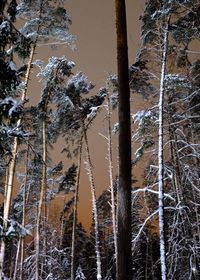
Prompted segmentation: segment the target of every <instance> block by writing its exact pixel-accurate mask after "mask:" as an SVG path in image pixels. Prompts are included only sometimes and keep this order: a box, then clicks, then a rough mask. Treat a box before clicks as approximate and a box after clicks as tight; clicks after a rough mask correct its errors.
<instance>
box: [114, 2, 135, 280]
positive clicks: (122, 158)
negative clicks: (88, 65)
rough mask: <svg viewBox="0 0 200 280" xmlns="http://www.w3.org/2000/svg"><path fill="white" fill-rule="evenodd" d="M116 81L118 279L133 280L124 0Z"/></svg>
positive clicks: (119, 5) (119, 10)
mask: <svg viewBox="0 0 200 280" xmlns="http://www.w3.org/2000/svg"><path fill="white" fill-rule="evenodd" d="M115 5H116V30H117V61H118V81H119V186H118V206H117V226H118V235H117V245H118V256H117V279H118V280H125V279H126V280H132V254H131V125H130V90H129V73H128V47H127V29H126V7H125V0H115Z"/></svg>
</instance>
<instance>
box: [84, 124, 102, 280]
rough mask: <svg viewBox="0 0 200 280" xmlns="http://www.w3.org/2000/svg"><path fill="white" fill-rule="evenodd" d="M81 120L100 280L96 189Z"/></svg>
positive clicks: (86, 139) (100, 277)
mask: <svg viewBox="0 0 200 280" xmlns="http://www.w3.org/2000/svg"><path fill="white" fill-rule="evenodd" d="M81 122H82V130H83V137H84V140H85V147H86V158H87V171H88V177H89V181H90V190H91V195H92V210H93V218H94V231H95V251H96V264H97V280H101V279H102V271H101V255H100V236H99V221H98V209H97V199H96V190H95V184H94V175H93V171H92V168H93V167H92V161H91V157H90V151H89V143H88V138H87V132H86V127H85V124H84V120H83V119H82V120H81Z"/></svg>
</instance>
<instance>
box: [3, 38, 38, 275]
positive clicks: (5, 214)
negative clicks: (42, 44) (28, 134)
mask: <svg viewBox="0 0 200 280" xmlns="http://www.w3.org/2000/svg"><path fill="white" fill-rule="evenodd" d="M35 48H36V42H35V44H34V45H33V47H32V49H31V54H30V58H29V62H28V68H27V71H26V76H25V85H24V90H23V93H22V96H21V101H22V103H23V102H24V101H25V100H26V96H27V89H28V82H29V78H30V74H31V64H32V61H33V57H34V53H35ZM20 125H21V118H20V119H19V120H18V122H17V127H20ZM17 151H18V138H17V137H15V138H14V142H13V147H12V159H11V161H10V165H9V167H8V169H9V170H8V180H7V181H6V184H5V200H4V212H3V221H4V224H3V228H4V231H5V230H6V228H7V224H8V218H9V212H10V205H11V198H12V192H13V181H14V175H15V165H16V157H17ZM4 257H5V242H4V239H2V241H1V250H0V279H2V273H3V263H4Z"/></svg>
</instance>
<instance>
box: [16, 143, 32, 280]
mask: <svg viewBox="0 0 200 280" xmlns="http://www.w3.org/2000/svg"><path fill="white" fill-rule="evenodd" d="M28 157H29V147H28V149H27V156H26V165H25V180H24V190H23V210H22V226H23V227H25V211H26V185H27V175H28V174H27V173H28ZM20 253H21V256H20ZM19 256H20V273H19V279H20V280H22V270H23V261H24V237H20V238H19V241H18V245H17V254H16V259H15V268H14V274H13V280H15V279H16V277H17V269H18V261H19Z"/></svg>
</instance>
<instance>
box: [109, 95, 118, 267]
mask: <svg viewBox="0 0 200 280" xmlns="http://www.w3.org/2000/svg"><path fill="white" fill-rule="evenodd" d="M107 102H108V106H107V112H108V164H109V178H110V193H111V212H112V225H113V239H114V251H115V262H117V224H116V206H115V191H114V183H113V158H112V133H111V108H110V107H111V106H110V96H109V93H108V94H107ZM116 268H117V263H116Z"/></svg>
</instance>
